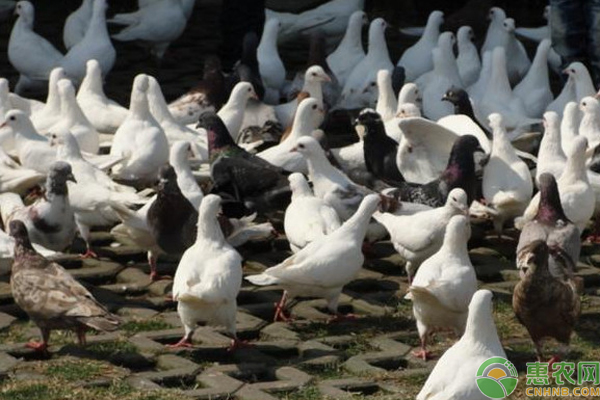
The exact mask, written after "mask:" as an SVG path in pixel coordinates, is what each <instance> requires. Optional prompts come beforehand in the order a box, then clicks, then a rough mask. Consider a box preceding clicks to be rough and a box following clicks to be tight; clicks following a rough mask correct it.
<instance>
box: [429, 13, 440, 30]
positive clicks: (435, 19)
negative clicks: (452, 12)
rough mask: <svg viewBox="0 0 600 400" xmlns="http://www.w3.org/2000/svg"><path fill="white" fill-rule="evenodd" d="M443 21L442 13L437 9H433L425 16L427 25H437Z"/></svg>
mask: <svg viewBox="0 0 600 400" xmlns="http://www.w3.org/2000/svg"><path fill="white" fill-rule="evenodd" d="M443 23H444V13H443V12H441V11H439V10H434V11H432V12H431V13H430V14H429V17H427V25H433V26H437V27H438V29H439V27H440V26H441V25H442V24H443Z"/></svg>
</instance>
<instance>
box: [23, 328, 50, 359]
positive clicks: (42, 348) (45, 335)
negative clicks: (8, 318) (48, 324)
mask: <svg viewBox="0 0 600 400" xmlns="http://www.w3.org/2000/svg"><path fill="white" fill-rule="evenodd" d="M40 331H41V333H42V341H41V342H29V343H27V344H26V345H25V347H27V348H29V349H33V350H35V351H37V352H40V353H48V340H49V339H50V329H47V328H40Z"/></svg>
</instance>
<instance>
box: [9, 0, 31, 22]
mask: <svg viewBox="0 0 600 400" xmlns="http://www.w3.org/2000/svg"><path fill="white" fill-rule="evenodd" d="M14 13H15V14H16V15H18V16H19V18H21V19H23V21H25V22H27V23H28V24H31V25H33V21H34V18H35V9H34V8H33V4H31V3H30V2H28V1H25V0H24V1H19V2H18V3H17V4H16V5H15V11H14Z"/></svg>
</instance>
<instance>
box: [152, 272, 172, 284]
mask: <svg viewBox="0 0 600 400" xmlns="http://www.w3.org/2000/svg"><path fill="white" fill-rule="evenodd" d="M150 279H151V280H152V282H156V281H164V280H168V279H171V277H170V276H165V275H159V274H158V272H156V271H152V272H150Z"/></svg>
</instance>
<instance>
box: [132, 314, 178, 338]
mask: <svg viewBox="0 0 600 400" xmlns="http://www.w3.org/2000/svg"><path fill="white" fill-rule="evenodd" d="M172 328H174V326H173V325H171V324H169V323H168V322H165V321H163V320H162V319H158V318H153V319H146V320H133V321H128V322H126V323H124V324H123V325H121V328H120V329H121V330H122V331H124V332H125V334H126V335H128V336H131V335H135V334H136V333H139V332H145V331H161V330H164V329H172Z"/></svg>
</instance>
